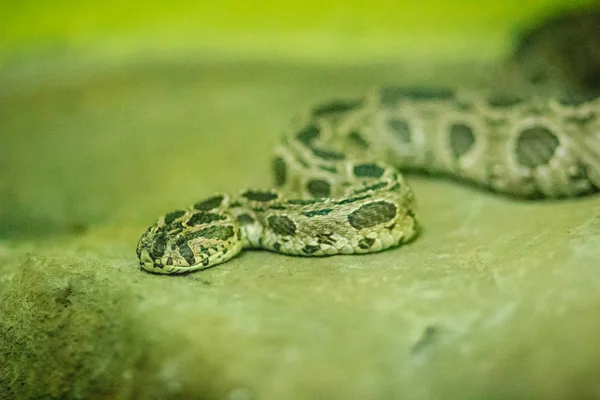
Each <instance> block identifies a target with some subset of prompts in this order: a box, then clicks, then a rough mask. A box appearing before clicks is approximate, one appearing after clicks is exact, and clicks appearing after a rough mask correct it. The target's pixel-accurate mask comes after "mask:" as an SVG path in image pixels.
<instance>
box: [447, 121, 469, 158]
mask: <svg viewBox="0 0 600 400" xmlns="http://www.w3.org/2000/svg"><path fill="white" fill-rule="evenodd" d="M448 141H449V144H450V149H451V150H452V154H453V155H454V158H460V157H462V156H463V155H465V154H466V153H468V152H469V150H471V148H472V147H473V145H474V144H475V134H474V133H473V129H471V127H470V126H468V125H466V124H462V123H454V124H452V125H450V129H449V133H448Z"/></svg>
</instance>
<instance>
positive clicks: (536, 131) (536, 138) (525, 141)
mask: <svg viewBox="0 0 600 400" xmlns="http://www.w3.org/2000/svg"><path fill="white" fill-rule="evenodd" d="M559 143H560V141H559V140H558V137H556V135H554V134H553V133H552V132H550V130H549V129H547V128H545V127H542V126H537V127H532V128H528V129H525V130H523V131H521V132H520V133H519V137H518V138H517V146H516V152H517V162H518V163H519V164H521V165H523V166H525V167H528V168H535V167H539V166H542V165H546V164H548V162H549V161H550V159H551V158H552V156H553V155H554V152H555V151H556V149H557V147H558V145H559Z"/></svg>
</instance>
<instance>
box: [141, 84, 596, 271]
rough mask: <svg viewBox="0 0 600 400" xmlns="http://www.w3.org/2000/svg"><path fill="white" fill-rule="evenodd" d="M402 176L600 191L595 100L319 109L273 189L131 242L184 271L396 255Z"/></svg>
mask: <svg viewBox="0 0 600 400" xmlns="http://www.w3.org/2000/svg"><path fill="white" fill-rule="evenodd" d="M400 169H403V170H414V171H418V172H421V173H430V174H436V175H447V176H451V177H455V178H458V179H460V180H462V181H467V182H470V183H472V184H475V185H478V186H482V187H485V188H488V189H490V190H492V191H496V192H500V193H503V194H507V195H511V196H514V197H519V198H524V199H536V198H561V197H574V196H582V195H587V194H590V193H594V192H597V191H598V190H599V188H600V100H599V99H596V98H593V99H576V98H566V97H564V98H560V97H547V98H542V97H531V96H530V97H521V96H515V95H511V96H506V95H504V96H499V95H494V96H492V95H485V94H481V93H471V92H467V91H452V90H447V89H437V90H423V89H410V88H408V89H407V88H384V89H380V90H375V91H373V92H372V93H370V94H369V95H367V96H366V97H365V98H364V99H362V100H359V101H336V102H331V103H327V104H324V105H321V106H318V107H315V108H314V109H312V110H311V111H309V112H307V113H306V114H305V115H303V116H300V117H299V118H297V119H296V120H295V121H293V122H292V128H291V129H289V130H288V133H287V134H286V135H285V136H284V138H283V141H282V144H281V145H280V146H278V147H277V149H276V154H275V157H274V159H273V172H274V176H275V186H276V187H277V189H273V190H244V191H242V192H241V193H240V194H238V195H234V196H232V195H226V194H222V195H215V196H213V197H211V198H208V199H206V200H203V201H200V202H198V203H196V204H195V205H194V206H193V207H191V208H188V209H186V210H177V211H173V212H171V213H168V214H166V215H165V216H162V217H160V218H159V220H158V222H157V223H156V224H154V225H153V226H151V227H150V228H149V229H148V230H147V231H146V232H145V233H144V234H143V235H142V237H141V239H140V241H139V243H138V246H137V254H138V258H139V261H140V265H141V266H142V268H144V269H145V270H147V271H150V272H157V273H182V272H190V271H194V270H198V269H202V268H206V267H209V266H212V265H215V264H218V263H221V262H224V261H226V260H228V259H230V258H231V257H233V256H235V255H236V254H237V253H239V252H240V251H241V250H242V249H243V248H264V249H268V250H272V251H276V252H280V253H285V254H294V255H303V256H326V255H334V254H354V253H371V252H377V251H381V250H385V249H387V248H391V247H395V246H398V245H399V244H401V243H403V242H406V241H408V240H410V239H412V238H413V237H414V236H415V235H416V234H417V231H418V224H417V218H416V216H415V206H414V196H413V192H412V190H411V189H410V187H409V186H408V185H407V183H406V182H405V181H404V179H403V178H402V175H401V174H400V173H399V170H400Z"/></svg>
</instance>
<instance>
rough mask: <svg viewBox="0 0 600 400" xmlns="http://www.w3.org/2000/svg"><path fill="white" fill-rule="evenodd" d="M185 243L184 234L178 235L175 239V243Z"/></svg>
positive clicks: (178, 244)
mask: <svg viewBox="0 0 600 400" xmlns="http://www.w3.org/2000/svg"><path fill="white" fill-rule="evenodd" d="M184 243H185V237H184V236H183V235H177V238H176V239H175V244H176V245H177V246H181V245H182V244H184Z"/></svg>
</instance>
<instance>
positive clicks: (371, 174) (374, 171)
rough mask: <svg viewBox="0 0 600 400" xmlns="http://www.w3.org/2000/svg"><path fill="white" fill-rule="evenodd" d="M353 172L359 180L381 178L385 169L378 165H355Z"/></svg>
mask: <svg viewBox="0 0 600 400" xmlns="http://www.w3.org/2000/svg"><path fill="white" fill-rule="evenodd" d="M352 172H353V173H354V176H355V177H357V178H381V175H383V173H384V172H385V169H383V168H381V167H380V166H379V165H377V164H372V163H366V164H358V165H355V166H354V168H353V171H352Z"/></svg>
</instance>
